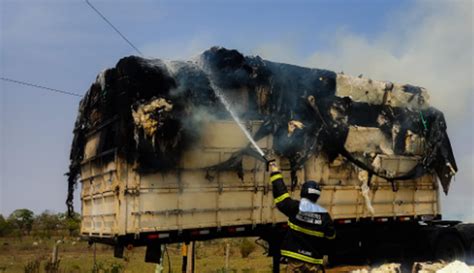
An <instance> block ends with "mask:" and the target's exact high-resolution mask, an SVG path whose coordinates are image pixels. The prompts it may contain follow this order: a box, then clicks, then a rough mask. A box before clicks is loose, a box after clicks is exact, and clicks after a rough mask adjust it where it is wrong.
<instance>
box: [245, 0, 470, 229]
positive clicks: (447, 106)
mask: <svg viewBox="0 0 474 273" xmlns="http://www.w3.org/2000/svg"><path fill="white" fill-rule="evenodd" d="M472 11H473V2H472V1H444V2H441V1H426V2H417V3H416V4H415V5H414V6H413V8H411V9H410V10H408V11H403V12H402V11H398V12H394V13H393V14H391V16H390V17H389V18H388V23H387V25H386V26H384V31H383V32H382V33H380V34H379V35H377V36H375V37H374V38H367V37H366V36H364V35H362V34H358V33H351V32H348V31H346V30H343V29H341V30H340V31H338V32H336V33H334V35H333V36H332V37H330V38H329V41H327V42H328V44H327V45H325V46H324V48H325V49H323V50H319V51H316V52H313V53H312V54H309V55H307V56H303V57H299V58H295V59H294V60H292V61H289V60H287V56H298V55H297V54H295V51H294V50H292V49H293V48H295V47H291V46H288V47H287V48H286V51H285V50H283V49H282V48H280V47H275V46H267V44H264V45H261V46H258V47H256V49H255V50H254V53H257V54H259V55H260V56H262V57H263V58H266V59H270V60H278V61H281V60H284V61H287V62H290V63H297V64H300V65H304V66H309V67H317V68H324V69H330V70H334V71H336V72H341V71H344V73H346V74H351V75H355V76H357V75H359V74H363V75H364V77H368V78H372V79H378V80H389V81H393V82H398V83H410V84H413V85H418V86H423V87H425V88H427V89H428V91H429V94H430V98H431V100H430V103H431V105H433V106H434V107H436V108H438V109H440V110H441V111H443V112H444V114H445V118H446V120H447V124H448V134H449V135H450V138H451V142H452V144H453V147H454V153H455V156H456V158H457V162H458V167H459V173H458V175H457V177H456V181H454V182H453V184H452V186H451V192H450V194H449V196H448V197H443V211H444V213H445V214H446V216H447V217H451V218H462V219H465V220H474V201H473V198H472V196H474V183H473V177H474V176H473V171H472V170H473V168H474V160H473V154H474V152H473V140H472V136H473V135H474V130H473V127H474V126H473V124H474V123H473V120H474V115H473V114H474V113H473V109H474V107H473V105H474V100H473V90H474V84H473V75H474V73H473V25H472ZM281 44H282V45H285V44H287V43H285V42H283V43H281Z"/></svg>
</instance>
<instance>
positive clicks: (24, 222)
mask: <svg viewBox="0 0 474 273" xmlns="http://www.w3.org/2000/svg"><path fill="white" fill-rule="evenodd" d="M33 220H34V213H33V212H32V211H31V210H29V209H17V210H15V211H13V212H12V213H11V214H10V216H8V222H10V223H11V224H12V225H13V227H15V228H17V229H18V231H19V232H20V235H21V234H28V235H30V232H31V229H32V228H33Z"/></svg>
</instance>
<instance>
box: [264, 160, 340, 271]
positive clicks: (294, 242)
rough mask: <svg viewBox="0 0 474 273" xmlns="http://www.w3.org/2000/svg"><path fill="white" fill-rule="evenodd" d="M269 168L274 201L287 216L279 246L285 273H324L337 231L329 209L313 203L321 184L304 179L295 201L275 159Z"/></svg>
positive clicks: (318, 193)
mask: <svg viewBox="0 0 474 273" xmlns="http://www.w3.org/2000/svg"><path fill="white" fill-rule="evenodd" d="M270 170H271V175H270V181H271V183H272V185H273V197H274V198H275V200H274V201H275V204H276V206H277V208H278V209H279V210H280V211H281V212H282V213H283V214H285V215H286V216H288V232H287V233H286V236H285V238H284V239H283V242H282V245H281V255H282V256H284V257H285V258H287V259H288V266H287V271H286V272H319V271H323V272H324V267H323V256H324V255H327V254H328V247H329V244H330V242H331V241H330V240H333V239H334V238H335V237H336V232H335V230H334V224H333V222H332V219H331V216H330V215H329V213H328V211H327V210H326V209H325V208H323V207H321V206H320V205H318V204H316V201H318V198H319V196H320V194H321V188H320V186H319V185H318V183H316V182H315V181H306V182H305V183H304V184H303V186H302V188H301V200H300V201H298V200H294V199H292V198H291V197H290V195H289V194H288V191H287V188H286V185H285V183H284V182H283V176H282V174H281V172H280V170H279V168H278V165H277V164H276V163H275V162H271V163H270Z"/></svg>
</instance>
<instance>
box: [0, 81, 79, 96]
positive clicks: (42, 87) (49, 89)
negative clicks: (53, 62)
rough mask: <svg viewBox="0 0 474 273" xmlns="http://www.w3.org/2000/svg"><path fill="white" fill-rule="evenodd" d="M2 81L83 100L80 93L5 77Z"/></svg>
mask: <svg viewBox="0 0 474 273" xmlns="http://www.w3.org/2000/svg"><path fill="white" fill-rule="evenodd" d="M0 79H1V80H2V81H6V82H12V83H16V84H21V85H26V86H31V87H36V88H40V89H44V90H48V91H52V92H56V93H61V94H64V95H69V96H74V97H80V98H82V95H80V94H78V93H74V92H69V91H64V90H59V89H55V88H50V87H46V86H41V85H38V84H34V83H29V82H24V81H18V80H13V79H9V78H4V77H0Z"/></svg>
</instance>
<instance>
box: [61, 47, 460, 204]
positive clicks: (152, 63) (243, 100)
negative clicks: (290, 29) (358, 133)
mask: <svg viewBox="0 0 474 273" xmlns="http://www.w3.org/2000/svg"><path fill="white" fill-rule="evenodd" d="M336 78H337V75H336V73H334V72H332V71H328V70H322V69H311V68H305V67H299V66H295V65H289V64H283V63H276V62H271V61H267V60H263V59H261V58H260V57H258V56H255V57H253V56H244V55H242V54H241V53H239V52H238V51H237V50H228V49H225V48H221V47H213V48H211V49H209V50H207V51H205V52H204V53H202V54H201V56H200V57H199V58H198V59H196V60H193V61H188V62H183V61H172V62H165V61H162V60H159V59H144V58H140V57H136V56H130V57H125V58H123V59H121V60H120V61H119V62H118V63H117V65H116V66H115V67H114V68H111V69H107V70H105V71H103V72H102V73H101V74H99V76H98V77H97V79H96V81H95V82H94V83H93V84H92V85H91V87H90V88H89V90H88V92H87V93H86V95H85V96H84V98H83V99H82V101H81V102H80V105H79V113H78V117H77V120H76V123H75V127H74V138H73V143H72V147H71V154H70V167H69V172H68V174H67V175H68V184H69V191H68V200H67V205H68V209H69V211H70V212H71V211H72V210H73V208H72V198H73V195H72V194H73V190H74V186H75V184H76V181H77V179H78V176H79V171H80V166H81V163H83V160H84V158H83V157H84V148H85V142H86V139H87V138H88V137H89V136H90V135H93V134H94V133H95V132H97V131H100V132H101V137H100V143H99V145H98V146H97V151H96V154H101V153H105V154H106V153H107V151H110V150H114V149H115V150H114V151H116V153H117V154H118V156H120V157H122V158H124V159H126V160H127V161H128V162H129V163H131V164H133V166H135V167H136V169H137V171H138V172H140V173H148V172H166V171H169V170H172V169H176V168H177V166H178V164H179V162H180V160H181V156H182V154H183V152H184V151H185V150H186V149H187V148H189V147H190V146H192V145H193V144H194V143H195V142H196V141H198V139H199V136H200V129H201V128H202V126H200V124H201V122H204V121H206V120H207V121H208V120H210V119H216V118H217V119H230V116H229V114H228V113H227V111H226V110H225V108H224V107H223V105H222V103H221V101H220V100H219V98H218V97H217V96H216V92H215V90H213V87H216V88H219V89H220V90H222V92H223V93H224V94H225V95H226V97H227V99H228V100H229V101H230V102H231V103H232V104H233V105H235V106H239V107H236V108H242V109H237V110H239V111H238V114H239V116H240V118H241V119H243V120H263V121H264V123H263V126H261V128H260V130H259V131H258V132H257V133H256V135H255V138H256V139H260V138H262V137H265V136H267V135H273V137H274V142H273V143H274V147H273V149H274V151H275V153H276V154H278V155H280V156H283V157H286V158H288V159H289V162H290V164H291V169H292V173H293V174H295V173H296V171H297V170H298V169H299V168H301V167H302V166H303V164H304V162H305V161H306V160H307V159H308V158H309V157H311V156H312V155H314V154H321V153H322V154H324V155H326V156H327V157H328V159H329V160H330V161H332V160H334V159H335V158H336V157H338V156H340V155H342V156H344V157H345V158H346V159H347V160H349V161H350V162H352V163H353V164H355V165H356V166H358V167H359V168H362V169H365V170H367V171H368V172H369V174H370V175H378V176H381V177H385V178H387V179H388V180H390V181H394V180H404V179H412V178H415V177H418V176H421V175H423V174H425V173H427V172H436V174H437V175H438V177H439V179H440V181H441V184H442V186H443V189H444V191H445V192H446V193H447V191H448V188H449V183H450V181H451V178H452V176H453V175H454V173H455V171H457V166H456V163H455V160H454V156H453V153H452V150H451V145H450V142H449V138H448V136H447V133H446V122H445V120H444V116H443V114H442V113H441V112H440V111H438V110H436V109H434V108H427V109H423V110H414V109H409V108H395V107H391V106H389V105H371V104H369V103H362V102H354V101H352V100H351V99H350V98H348V97H344V98H341V97H337V96H336ZM392 88H393V84H391V85H387V92H390V90H391V89H392ZM403 90H404V91H405V92H407V93H412V94H413V98H415V96H416V97H417V98H418V99H420V98H421V96H419V94H421V92H422V89H421V88H420V87H416V86H411V85H405V86H403ZM157 100H165V101H167V102H169V103H170V104H172V106H173V107H172V110H169V109H168V110H165V109H164V107H157V108H156V109H155V108H154V109H153V111H152V112H151V113H149V119H150V121H152V122H154V123H152V126H154V127H153V128H155V129H156V130H155V133H153V134H152V135H151V136H150V135H147V134H146V133H145V130H144V129H143V128H141V129H140V128H138V129H137V126H136V124H135V123H134V119H133V116H132V112H133V111H136V110H137V108H138V107H139V106H140V105H147V104H152V103H153V102H154V101H157ZM420 104H421V103H420ZM380 117H382V120H383V122H381V121H380ZM290 121H298V122H301V123H302V124H304V127H303V128H299V129H297V130H295V131H294V132H293V133H292V134H289V132H288V124H289V122H290ZM148 125H149V124H148ZM148 125H144V126H148ZM350 126H362V127H376V128H380V130H381V131H382V132H383V134H384V135H385V136H386V137H387V138H389V139H391V138H392V134H393V132H392V130H393V128H394V127H396V128H399V129H398V130H399V132H400V133H399V134H398V135H397V136H396V137H394V138H395V139H394V149H393V150H394V151H393V152H394V153H395V154H397V155H404V154H406V151H405V144H404V141H405V134H406V132H408V130H410V131H411V132H413V133H415V134H417V135H420V136H422V137H424V138H425V140H426V145H425V149H424V154H423V158H422V160H420V162H419V164H418V165H417V166H416V167H415V168H413V169H412V170H411V171H410V172H408V173H406V174H404V175H401V176H399V177H386V176H385V174H383V173H377V171H375V170H374V169H373V167H372V166H371V165H370V164H368V163H367V162H368V161H367V160H365V159H364V158H363V157H361V155H354V154H351V153H349V152H348V151H347V150H346V149H345V147H344V143H345V141H346V138H347V135H348V131H349V127H350ZM243 155H251V156H255V157H257V158H258V157H259V156H258V155H257V154H256V153H255V152H252V150H251V149H249V148H245V149H243V150H242V151H240V152H238V153H236V154H235V155H234V156H232V157H231V159H230V160H229V161H228V162H223V163H222V164H219V165H218V166H209V167H208V168H207V170H208V172H209V177H212V175H211V173H212V172H214V171H219V170H235V171H236V172H237V173H238V174H239V176H241V175H242V165H241V157H242V156H243ZM106 158H110V160H112V159H111V158H112V157H104V159H103V160H102V161H104V160H106ZM293 176H294V177H293V180H295V179H296V176H295V175H293ZM294 182H295V181H293V183H294Z"/></svg>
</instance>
